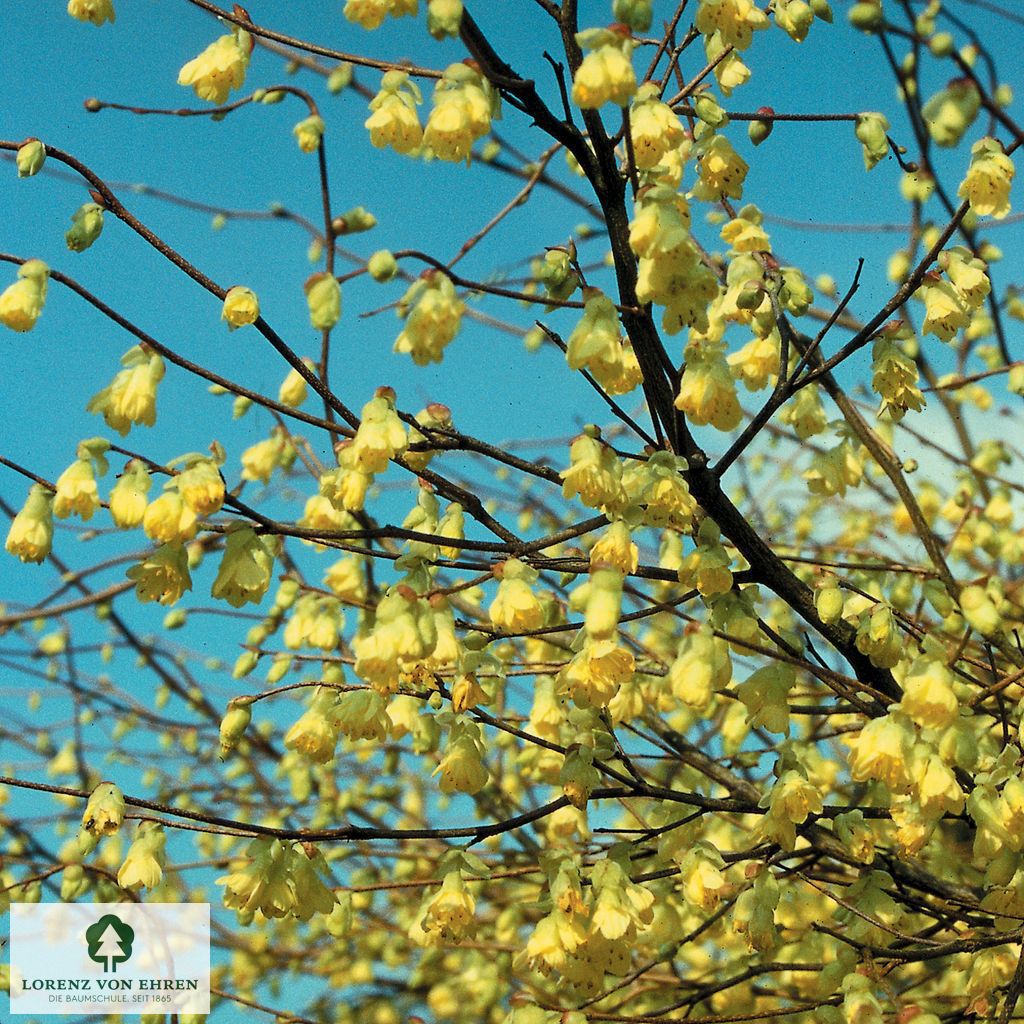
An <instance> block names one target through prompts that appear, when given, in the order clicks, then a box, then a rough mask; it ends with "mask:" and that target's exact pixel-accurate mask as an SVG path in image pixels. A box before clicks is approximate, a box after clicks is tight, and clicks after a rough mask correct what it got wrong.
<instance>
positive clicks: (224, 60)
mask: <svg viewBox="0 0 1024 1024" xmlns="http://www.w3.org/2000/svg"><path fill="white" fill-rule="evenodd" d="M253 46H254V40H253V38H252V36H250V35H249V33H248V32H246V31H245V29H243V28H236V29H235V30H234V31H232V32H229V33H228V34H227V35H223V36H221V37H220V38H219V39H216V40H215V41H214V42H212V43H210V45H209V46H208V47H207V48H206V49H205V50H203V52H202V53H201V54H200V55H199V56H198V57H196V58H195V59H194V60H190V61H189V62H188V63H187V64H186V65H185V66H184V67H183V68H182V69H181V71H179V72H178V85H190V86H192V88H193V90H194V91H195V94H196V95H197V96H198V97H199V98H200V99H201V100H209V101H210V102H211V103H223V102H224V101H225V100H226V99H227V98H228V93H230V92H231V90H232V89H240V88H241V87H242V83H243V82H244V81H245V72H246V71H247V70H248V67H249V56H250V54H251V53H252V48H253Z"/></svg>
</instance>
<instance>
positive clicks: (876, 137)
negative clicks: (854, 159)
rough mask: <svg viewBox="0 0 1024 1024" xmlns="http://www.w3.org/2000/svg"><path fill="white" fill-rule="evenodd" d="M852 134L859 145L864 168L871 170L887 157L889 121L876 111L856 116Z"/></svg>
mask: <svg viewBox="0 0 1024 1024" xmlns="http://www.w3.org/2000/svg"><path fill="white" fill-rule="evenodd" d="M854 124H855V127H854V134H855V135H856V136H857V141H858V142H859V143H860V144H861V151H862V155H863V157H864V167H865V169H866V170H869V171H870V170H871V169H872V168H873V167H875V166H876V165H877V164H879V163H880V162H881V161H882V160H884V159H885V158H886V157H887V156H888V155H889V138H888V135H887V132H888V131H889V119H888V118H887V117H886V116H885V115H884V114H879V113H877V112H876V111H866V112H865V113H862V114H858V115H857V120H856V121H855V122H854Z"/></svg>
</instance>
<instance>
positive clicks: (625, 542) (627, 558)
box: [590, 520, 640, 573]
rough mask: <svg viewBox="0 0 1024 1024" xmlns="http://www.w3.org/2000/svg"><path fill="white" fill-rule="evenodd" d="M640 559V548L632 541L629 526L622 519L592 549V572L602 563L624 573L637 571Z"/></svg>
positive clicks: (609, 528) (612, 525)
mask: <svg viewBox="0 0 1024 1024" xmlns="http://www.w3.org/2000/svg"><path fill="white" fill-rule="evenodd" d="M639 560H640V553H639V549H638V548H637V546H636V545H635V544H634V543H633V541H632V535H631V533H630V531H629V527H628V526H627V525H626V524H625V523H624V522H622V521H621V520H618V521H616V522H614V523H612V524H611V525H610V526H609V527H608V529H607V530H606V531H605V532H604V534H603V535H602V536H601V538H600V539H599V540H598V541H597V543H596V544H595V545H594V546H593V547H592V548H591V549H590V569H591V572H593V571H594V569H595V568H596V567H597V566H598V565H600V564H602V563H603V564H605V565H611V566H614V567H615V568H616V569H618V570H619V572H622V573H631V572H636V567H637V565H638V564H639Z"/></svg>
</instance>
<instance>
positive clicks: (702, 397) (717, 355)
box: [675, 341, 743, 430]
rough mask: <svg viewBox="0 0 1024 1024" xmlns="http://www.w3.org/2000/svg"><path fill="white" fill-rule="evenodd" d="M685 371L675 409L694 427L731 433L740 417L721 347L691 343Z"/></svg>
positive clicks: (687, 348) (738, 404)
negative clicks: (710, 427) (679, 410)
mask: <svg viewBox="0 0 1024 1024" xmlns="http://www.w3.org/2000/svg"><path fill="white" fill-rule="evenodd" d="M684 359H685V362H686V370H685V372H684V373H683V378H682V380H681V381H680V384H679V394H678V395H677V396H676V400H675V406H676V408H677V409H681V410H682V411H683V412H684V413H686V416H687V418H688V419H689V420H690V421H691V422H692V423H694V424H696V425H697V426H703V425H704V424H706V423H710V424H711V425H712V426H713V427H715V428H717V429H718V430H734V429H735V428H736V427H737V426H738V425H739V422H740V420H741V419H742V417H743V410H742V409H741V408H740V403H739V400H738V399H737V397H736V382H735V381H734V380H733V377H732V374H731V373H730V372H729V364H728V363H727V362H726V359H725V351H724V346H722V345H721V344H715V343H707V342H699V341H691V342H690V343H689V344H688V345H687V346H686V351H685V353H684Z"/></svg>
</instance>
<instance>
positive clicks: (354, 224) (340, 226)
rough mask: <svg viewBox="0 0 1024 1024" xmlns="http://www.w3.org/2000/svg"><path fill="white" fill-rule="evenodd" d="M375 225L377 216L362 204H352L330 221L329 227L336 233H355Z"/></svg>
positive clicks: (367, 229)
mask: <svg viewBox="0 0 1024 1024" xmlns="http://www.w3.org/2000/svg"><path fill="white" fill-rule="evenodd" d="M376 226H377V218H376V217H374V215H373V214H372V213H370V211H369V210H367V209H364V208H363V207H362V206H353V207H352V209H351V210H346V211H345V213H343V214H341V215H340V216H337V217H335V218H334V220H332V221H331V228H332V229H333V230H334V233H335V234H336V235H356V234H359V232H361V231H369V230H370V229H371V228H375V227H376Z"/></svg>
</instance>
